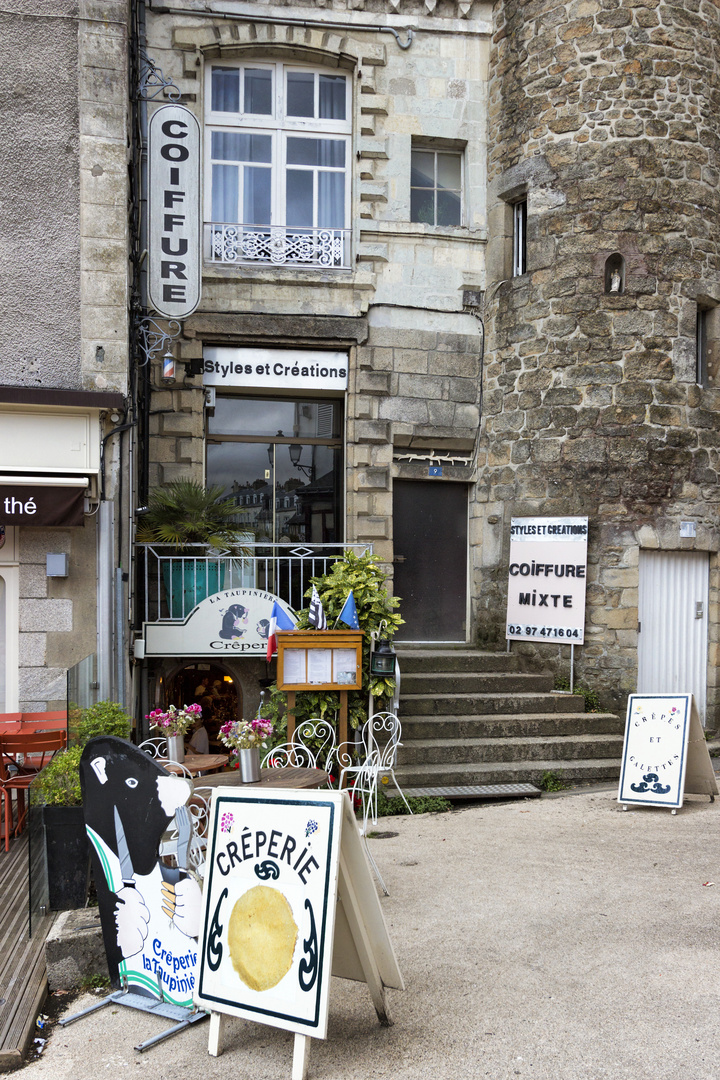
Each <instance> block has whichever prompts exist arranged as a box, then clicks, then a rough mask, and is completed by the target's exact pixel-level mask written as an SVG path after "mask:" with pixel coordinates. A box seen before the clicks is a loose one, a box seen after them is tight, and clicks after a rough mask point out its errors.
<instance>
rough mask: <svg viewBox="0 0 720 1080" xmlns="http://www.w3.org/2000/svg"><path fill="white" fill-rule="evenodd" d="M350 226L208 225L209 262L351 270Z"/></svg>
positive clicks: (207, 250) (207, 251)
mask: <svg viewBox="0 0 720 1080" xmlns="http://www.w3.org/2000/svg"><path fill="white" fill-rule="evenodd" d="M350 238H351V230H350V229H321V228H291V227H289V226H288V227H286V226H284V225H233V224H222V223H219V222H208V223H206V225H205V243H206V249H205V250H206V255H207V258H209V260H210V262H215V263H224V264H225V265H231V266H232V265H235V266H262V265H266V266H304V267H308V268H311V269H316V270H348V269H350V266H351V261H350Z"/></svg>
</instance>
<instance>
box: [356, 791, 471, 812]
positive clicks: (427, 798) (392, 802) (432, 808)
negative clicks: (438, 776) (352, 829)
mask: <svg viewBox="0 0 720 1080" xmlns="http://www.w3.org/2000/svg"><path fill="white" fill-rule="evenodd" d="M408 802H409V803H410V810H412V812H413V814H444V813H447V811H448V810H452V803H451V802H448V800H447V799H443V798H442V797H441V796H439V795H419V796H412V795H411V796H410V797H409V798H408ZM410 810H408V808H407V806H406V805H405V803H404V802H403V800H402V799H401V798H400V796H399V795H396V796H395V798H394V799H388V797H387V795H386V794H385V792H384V791H382V790H381V789H378V797H377V816H378V817H379V818H381V817H400V815H401V814H406V815H407V814H409V813H410ZM356 813H357V814H358V815H359V816H360V817H362V807H360V808H359V809H358V810H356Z"/></svg>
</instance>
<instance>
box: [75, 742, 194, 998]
mask: <svg viewBox="0 0 720 1080" xmlns="http://www.w3.org/2000/svg"><path fill="white" fill-rule="evenodd" d="M80 784H81V787H82V796H83V809H84V813H85V828H86V829H87V833H88V836H89V838H90V846H91V852H92V859H93V871H94V876H95V885H96V888H97V894H98V904H99V907H100V921H101V924H102V931H103V940H104V943H105V952H106V954H107V961H108V969H109V972H110V981H111V983H112V985H113V986H114V987H115V988H116V989H117V988H119V987H120V983H121V981H122V979H123V978H126V979H127V982H128V984H129V986H130V987H131V988H132V989H133V991H134V992H135V993H139V994H145V995H147V996H149V997H155V998H158V999H160V998H164V1000H165V1001H169V1002H170V1003H172V1004H173V1005H181V1006H184V1007H186V1008H188V1007H191V1006H192V996H193V990H194V987H195V968H196V963H197V936H198V931H199V928H200V914H201V902H202V893H201V889H200V885H199V883H198V881H197V880H196V878H195V877H194V876H193V874H192V873H191V872H190V871H189V870H188V869H187V868H186V867H183V866H182V863H183V861H186V860H184V859H183V855H182V852H181V846H182V845H181V844H180V843H179V844H178V863H179V864H180V867H179V869H169V868H168V867H166V866H164V865H163V864H162V863H161V862H160V858H159V847H160V840H161V837H162V835H163V833H164V832H165V831H166V829H167V828H168V826H169V825H170V822H171V821H172V819H173V817H174V816H175V813H176V811H177V810H178V808H179V807H181V806H184V805H185V803H186V802H187V801H188V799H189V798H190V796H191V795H192V785H191V784H190V782H189V781H187V780H184V779H182V778H181V777H178V776H172V775H170V773H168V772H167V771H166V770H165V769H163V768H162V766H160V765H158V764H157V762H156V761H154V760H153V759H152V758H151V757H149V755H148V754H144V753H143V752H142V750H138V749H137V748H136V747H135V746H133V745H132V744H131V743H128V742H125V740H124V739H116V738H113V737H111V736H103V737H101V738H98V739H91V740H90V742H89V743H88V744H87V746H86V747H85V749H84V750H83V754H82V758H81V760H80ZM161 988H162V989H161Z"/></svg>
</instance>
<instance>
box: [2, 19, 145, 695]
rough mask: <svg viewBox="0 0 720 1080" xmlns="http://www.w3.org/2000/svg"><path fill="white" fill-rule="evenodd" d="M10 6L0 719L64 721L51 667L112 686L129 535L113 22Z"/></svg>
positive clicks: (118, 85)
mask: <svg viewBox="0 0 720 1080" xmlns="http://www.w3.org/2000/svg"><path fill="white" fill-rule="evenodd" d="M17 7H18V10H16V11H12V12H11V11H7V12H5V13H4V14H3V18H2V26H1V28H0V42H1V44H0V47H1V48H2V53H3V59H4V65H5V88H6V89H5V93H4V95H3V110H2V115H3V122H2V129H3V154H2V159H1V160H0V186H1V187H2V191H3V200H2V210H1V211H0V214H1V216H2V233H3V245H2V252H1V253H0V264H1V265H0V274H1V276H2V281H3V301H4V302H3V318H2V320H1V321H0V474H1V479H0V485H1V487H2V490H1V491H0V527H1V529H0V533H1V535H0V712H15V711H32V712H37V711H44V710H47V709H53V708H55V709H61V708H64V707H65V703H66V700H67V696H66V673H67V671H68V669H70V668H72V667H73V666H74V665H75V664H77V663H79V662H80V661H82V660H84V659H85V658H86V657H89V656H97V655H98V653H99V652H101V653H102V655H103V656H104V657H105V662H104V663H101V664H100V671H99V673H98V672H96V671H95V668H94V666H93V665H88V671H90V670H91V669H92V674H91V675H89V676H88V679H87V680H86V681H87V683H88V685H87V691H88V693H91V694H92V693H97V692H102V693H103V694H104V695H105V696H108V697H109V696H111V695H112V694H113V693H114V692H116V689H117V683H116V678H115V676H116V671H115V668H116V667H117V665H118V663H119V662H120V661H119V659H118V655H117V652H116V651H114V648H113V637H112V634H113V628H114V622H113V616H112V604H113V595H112V593H113V582H114V577H113V573H114V568H115V566H117V565H118V561H119V558H120V554H119V546H118V545H119V544H122V545H123V552H124V558H125V561H126V564H127V560H128V538H127V537H121V536H120V535H119V532H118V525H117V521H118V514H117V513H116V512H115V507H114V500H115V498H116V494H117V477H118V444H117V440H116V438H111V439H109V440H107V439H105V437H106V436H107V435H108V433H109V432H110V431H111V429H112V428H113V426H115V425H116V424H119V423H120V422H121V421H122V419H123V417H124V411H125V401H126V397H125V395H126V393H127V368H128V334H127V297H126V282H127V211H126V200H127V184H126V176H127V122H126V117H127V75H126V70H127V69H126V62H127V14H126V10H125V5H124V4H123V3H121V2H117V0H100V2H97V3H95V2H93V0H87V2H85V0H83V2H81V3H80V5H77V4H75V3H72V4H71V3H47V2H43V0H40V2H39V3H38V4H34V5H32V10H31V9H30V8H27V9H26V10H25V8H26V6H25V5H18V6H17ZM113 418H114V419H113ZM103 440H105V441H103ZM103 447H104V450H105V453H104V455H103V454H102V449H103ZM126 491H127V488H126ZM68 492H70V493H73V492H74V493H75V494H76V495H77V496H79V509H78V499H76V500H75V502H74V507H73V508H72V510H70V509H69V508H68V506H67V502H68V500H67V498H66V497H65V496H67V494H68ZM101 496H102V498H101ZM48 500H49V502H48ZM46 504H47V505H46ZM40 519H42V520H43V521H44V522H45V524H44V525H43V524H40ZM113 520H115V522H116V524H115V525H113ZM48 522H54V524H48ZM99 546H100V548H101V552H102V553H101V555H99ZM48 555H52V556H56V557H58V556H59V557H60V558H59V559H58V558H56V559H55V560H54V561H52V560H51V561H50V563H48V559H47V557H48ZM98 574H99V575H100V581H101V583H102V584H101V586H96V579H97V578H98ZM100 589H102V590H103V591H102V592H101V591H99V590H100ZM122 666H123V667H124V666H125V665H124V661H123V663H122ZM98 681H100V685H99V686H95V687H90V686H89V683H90V682H93V683H97V682H98Z"/></svg>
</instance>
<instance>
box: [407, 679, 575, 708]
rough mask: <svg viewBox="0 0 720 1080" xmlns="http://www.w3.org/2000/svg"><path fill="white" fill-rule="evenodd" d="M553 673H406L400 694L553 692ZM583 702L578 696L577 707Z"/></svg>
mask: <svg viewBox="0 0 720 1080" xmlns="http://www.w3.org/2000/svg"><path fill="white" fill-rule="evenodd" d="M553 682H554V680H553V677H552V675H542V674H541V675H533V674H530V673H528V672H523V671H493V672H485V671H477V672H469V671H452V672H450V671H448V672H443V673H440V672H430V673H426V672H423V673H422V674H419V673H418V674H415V673H411V674H409V675H402V676H401V682H400V696H401V698H402V699H404V698H405V696H406V695H407V694H436V695H437V694H453V693H455V694H460V693H462V694H523V693H532V692H536V693H539V694H549V693H552V690H553ZM581 701H582V698H578V699H577V701H576V706H577V705H579V703H580V702H581Z"/></svg>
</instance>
